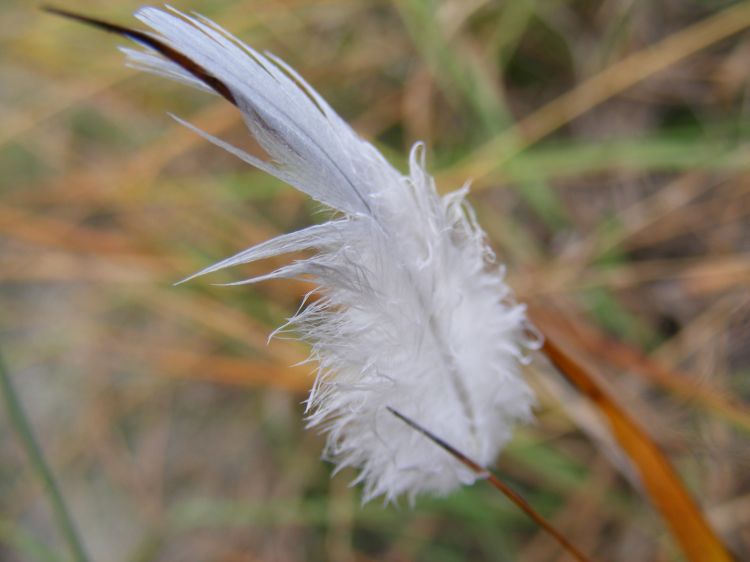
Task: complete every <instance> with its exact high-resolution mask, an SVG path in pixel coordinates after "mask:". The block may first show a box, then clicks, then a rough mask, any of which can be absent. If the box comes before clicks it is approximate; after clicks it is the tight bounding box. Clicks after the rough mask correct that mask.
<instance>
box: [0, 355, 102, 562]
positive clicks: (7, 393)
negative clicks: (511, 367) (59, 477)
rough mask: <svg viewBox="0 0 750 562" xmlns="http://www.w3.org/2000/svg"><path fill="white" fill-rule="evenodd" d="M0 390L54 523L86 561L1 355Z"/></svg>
mask: <svg viewBox="0 0 750 562" xmlns="http://www.w3.org/2000/svg"><path fill="white" fill-rule="evenodd" d="M0 390H2V395H3V400H4V402H5V406H6V408H7V410H8V418H9V419H10V422H11V425H12V426H13V428H14V429H15V430H16V432H17V433H18V437H19V438H20V440H21V445H22V446H23V448H24V449H25V450H26V454H27V455H28V457H29V462H30V463H31V466H32V468H33V470H34V472H35V473H36V475H37V477H38V478H39V480H41V482H42V484H43V485H44V490H45V492H46V494H47V498H48V499H49V502H50V504H51V505H52V511H53V512H54V515H55V519H56V520H57V524H58V526H59V527H60V531H61V532H62V535H63V537H64V538H65V541H66V542H67V543H68V546H69V547H70V550H71V552H72V554H73V559H74V560H75V561H76V562H88V560H89V558H88V556H87V555H86V551H85V550H84V548H83V544H82V543H81V539H80V538H79V536H78V533H77V531H76V528H75V525H74V523H73V518H72V517H71V516H70V511H68V508H67V506H66V504H65V500H64V499H63V496H62V493H61V492H60V488H59V487H58V486H57V483H56V482H55V478H54V475H53V474H52V470H51V469H50V467H49V465H48V464H47V461H46V460H45V458H44V454H43V453H42V449H41V447H40V446H39V442H38V441H37V439H36V437H35V436H34V431H33V429H32V427H31V423H30V422H29V418H28V416H27V415H26V412H25V411H24V408H23V404H21V400H20V398H19V396H18V393H17V392H16V389H15V387H14V386H13V381H12V379H11V377H10V374H9V373H8V370H7V369H6V367H5V362H4V361H3V357H2V355H1V354H0Z"/></svg>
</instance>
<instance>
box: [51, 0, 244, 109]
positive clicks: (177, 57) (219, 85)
mask: <svg viewBox="0 0 750 562" xmlns="http://www.w3.org/2000/svg"><path fill="white" fill-rule="evenodd" d="M42 10H44V11H45V12H49V13H50V14H55V15H57V16H62V17H64V18H68V19H71V20H74V21H77V22H79V23H84V24H86V25H91V26H93V27H96V28H98V29H101V30H104V31H108V32H110V33H116V34H117V35H121V36H123V37H127V38H128V39H131V40H132V41H135V42H136V43H140V44H141V45H144V46H146V47H149V48H150V49H153V50H154V51H156V52H157V53H159V54H160V55H162V56H163V57H165V58H167V59H169V60H170V61H172V62H173V63H175V64H176V65H178V66H180V67H181V68H183V69H184V70H186V71H187V72H189V73H190V74H192V75H193V76H195V77H196V78H197V79H198V80H200V81H201V82H203V83H204V84H206V85H207V86H208V87H209V88H211V89H212V90H214V91H215V92H216V93H217V94H219V95H221V96H222V97H224V98H225V99H226V100H227V101H229V102H230V103H231V104H233V105H235V106H236V105H237V100H236V99H235V98H234V95H232V92H231V91H230V90H229V88H228V87H227V85H226V84H224V82H222V81H221V80H219V79H218V78H216V77H215V76H213V75H212V74H210V73H209V72H208V71H207V70H206V69H205V68H203V67H202V66H201V65H199V64H197V63H196V62H195V61H193V60H191V59H190V58H188V57H186V56H185V55H183V54H182V53H180V52H179V51H176V50H175V49H173V48H172V47H170V46H169V45H165V44H164V43H162V42H161V41H159V40H158V39H156V38H154V37H152V36H151V35H150V34H148V33H146V32H144V31H138V30H137V29H130V28H128V27H124V26H121V25H117V24H114V23H109V22H106V21H103V20H99V19H96V18H91V17H88V16H84V15H81V14H76V13H74V12H69V11H67V10H61V9H60V8H54V7H52V6H43V7H42Z"/></svg>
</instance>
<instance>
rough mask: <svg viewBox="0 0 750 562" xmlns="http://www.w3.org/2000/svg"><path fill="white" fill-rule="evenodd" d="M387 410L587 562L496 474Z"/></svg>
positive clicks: (568, 550)
mask: <svg viewBox="0 0 750 562" xmlns="http://www.w3.org/2000/svg"><path fill="white" fill-rule="evenodd" d="M388 411H389V412H391V413H392V414H393V415H394V416H396V417H397V418H398V419H400V420H401V421H403V422H404V423H405V424H406V425H408V426H409V427H411V428H412V429H415V430H416V431H418V432H419V433H421V434H422V435H424V436H425V437H427V438H428V439H430V440H431V441H432V442H434V443H435V444H436V445H439V446H440V447H442V448H443V449H444V450H445V451H447V452H448V453H450V454H451V455H452V456H453V458H455V459H456V460H457V461H458V462H460V463H461V464H463V465H464V466H465V467H467V468H468V469H469V470H471V471H472V472H473V473H474V474H476V475H477V476H478V477H479V478H482V479H484V480H487V482H489V483H490V484H492V486H494V487H495V488H497V489H498V490H500V492H502V493H503V495H505V497H506V498H508V499H509V500H510V501H511V502H513V503H514V504H515V505H516V506H517V507H518V508H520V509H521V511H523V512H524V513H525V514H526V515H528V516H529V517H530V518H531V519H532V520H533V521H534V522H535V523H536V524H537V525H539V526H540V527H541V528H543V529H544V530H545V531H547V532H548V533H549V534H550V535H552V537H553V538H554V539H555V540H556V541H557V542H558V543H559V544H560V546H562V547H563V548H564V549H565V550H566V551H567V552H568V553H569V554H570V555H571V556H572V557H573V558H575V559H576V560H578V561H579V562H588V560H589V559H588V558H586V557H585V556H584V555H583V554H582V553H581V552H580V551H579V550H578V549H577V548H576V547H575V546H573V544H572V543H571V542H570V541H568V539H566V538H565V536H564V535H563V534H562V533H560V531H558V530H557V529H555V528H554V527H553V526H552V524H551V523H550V522H549V521H547V520H546V519H545V518H544V517H542V515H540V514H539V513H538V512H537V511H536V510H535V509H534V508H533V507H531V504H529V502H527V501H526V500H525V499H524V498H523V496H521V495H520V494H519V493H518V492H516V491H515V490H514V489H513V488H511V487H510V486H508V485H507V484H506V483H505V482H503V481H502V480H500V479H499V478H498V477H497V476H495V475H494V474H492V473H491V472H490V471H489V470H487V469H486V468H483V467H482V465H480V464H479V463H477V462H476V461H474V460H472V459H470V458H469V457H467V456H466V455H464V454H463V453H462V452H461V451H459V450H458V449H456V448H455V447H453V446H452V445H450V444H449V443H446V442H445V441H443V440H442V439H441V438H440V437H438V436H437V435H435V434H434V433H432V432H431V431H429V430H427V429H425V428H424V427H422V426H421V425H419V424H418V423H417V422H415V421H414V420H412V419H411V418H409V417H407V416H405V415H404V414H402V413H401V412H399V411H398V410H394V409H393V408H391V407H390V406H389V407H388Z"/></svg>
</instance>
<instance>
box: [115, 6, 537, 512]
mask: <svg viewBox="0 0 750 562" xmlns="http://www.w3.org/2000/svg"><path fill="white" fill-rule="evenodd" d="M136 16H137V17H138V19H140V20H141V21H142V22H144V23H146V24H148V25H149V26H150V27H151V28H152V29H153V30H155V31H156V32H157V34H158V35H156V36H155V37H156V38H157V39H159V40H160V41H161V42H163V43H164V44H166V45H168V46H170V47H171V48H173V49H174V50H176V51H178V52H180V53H182V54H184V55H185V56H187V57H188V58H189V59H191V60H192V61H194V62H195V63H197V64H198V65H200V66H201V67H202V68H203V69H205V70H206V71H207V72H208V73H210V74H211V75H212V76H214V77H215V78H216V79H218V80H220V81H221V82H222V83H223V84H224V85H225V86H226V87H227V88H228V90H229V91H230V92H231V94H232V97H233V98H234V101H235V102H236V103H237V105H238V107H239V108H240V110H241V111H242V114H243V116H244V119H245V122H246V123H247V126H248V127H249V129H250V131H251V132H252V133H253V135H254V136H255V137H256V138H257V140H258V141H259V143H260V144H261V146H262V147H263V148H264V149H265V151H266V152H267V153H268V155H269V156H270V161H264V160H261V159H258V158H256V157H254V156H251V155H249V154H247V153H245V152H243V151H241V150H239V149H237V148H235V147H232V146H230V145H227V144H226V143H224V142H223V141H221V140H219V139H216V138H214V137H211V136H209V135H208V134H206V133H203V132H201V134H203V135H204V136H205V137H206V138H208V139H209V140H211V141H212V142H214V143H215V144H217V145H219V146H221V147H223V148H225V149H227V150H229V151H231V152H232V153H234V154H236V155H237V156H239V157H240V158H242V159H243V160H245V161H246V162H249V163H250V164H252V165H253V166H256V167H258V168H260V169H262V170H265V171H266V172H268V173H269V174H272V175H274V176H276V177H278V178H280V179H282V180H283V181H285V182H287V183H289V184H291V185H292V186H294V187H295V188H297V189H299V190H300V191H303V192H304V193H307V194H308V195H309V196H310V197H313V198H314V199H316V200H317V201H320V202H321V203H323V204H324V205H326V206H328V207H331V208H332V209H335V210H336V211H338V212H339V216H338V218H336V219H335V220H332V221H330V222H327V223H325V224H321V225H317V226H311V227H309V228H306V229H304V230H300V231H298V232H294V233H291V234H286V235H283V236H279V237H277V238H274V239H272V240H269V241H267V242H265V243H262V244H259V245H257V246H255V247H253V248H250V249H248V250H245V251H244V252H241V253H239V254H237V255H236V256H234V257H232V258H229V259H227V260H224V261H222V262H220V263H218V264H216V265H214V266H212V267H209V268H207V269H205V270H203V271H201V272H199V273H197V274H196V276H197V275H202V274H206V273H210V272H213V271H217V270H219V269H222V268H224V267H228V266H232V265H237V264H243V263H248V262H252V261H255V260H260V259H263V258H267V257H269V256H275V255H278V254H283V253H286V252H293V251H297V250H315V251H316V253H315V254H314V256H313V257H311V258H309V259H305V260H301V261H296V262H294V263H292V264H290V265H287V266H285V267H282V268H281V269H278V270H276V271H274V272H272V273H269V274H267V275H264V276H261V277H257V278H253V279H247V280H245V281H240V282H239V283H255V282H258V281H264V280H268V279H274V278H297V277H305V278H307V279H310V278H312V279H313V280H314V281H315V283H316V284H317V285H318V286H319V289H318V290H317V291H316V292H317V293H318V294H319V298H318V299H317V300H314V301H313V302H311V303H310V304H308V305H307V306H306V307H305V308H303V309H302V310H300V311H299V312H298V313H297V314H296V315H295V316H294V317H293V318H291V319H290V324H291V325H292V326H293V327H294V328H295V330H296V331H297V333H299V334H300V335H301V337H302V338H303V339H305V340H306V341H308V342H310V344H311V346H312V354H311V357H312V358H313V359H315V360H316V361H317V362H318V364H319V367H318V373H317V380H316V381H315V385H314V387H313V390H312V391H311V393H310V397H309V399H308V400H307V412H308V416H309V417H308V420H309V425H310V426H312V427H318V428H322V429H323V430H325V431H326V432H327V435H328V440H327V445H326V455H327V457H328V458H330V460H332V461H333V462H334V463H336V464H337V465H338V468H339V469H340V468H342V467H346V466H352V467H355V468H357V469H359V471H360V472H359V476H358V478H357V480H356V481H361V482H363V483H364V499H365V500H368V499H370V498H373V497H375V496H380V495H383V496H385V499H386V500H393V499H395V498H396V497H398V496H399V495H402V494H406V495H408V496H409V497H410V498H413V497H414V496H415V495H416V494H418V493H423V492H429V493H437V494H445V493H447V492H449V491H451V490H453V489H455V488H456V487H458V486H459V485H460V484H462V483H471V482H473V481H474V479H475V478H476V476H475V475H474V474H472V473H471V472H470V471H469V470H468V469H466V468H464V467H463V466H462V465H461V464H459V463H458V462H457V461H456V460H454V459H453V458H452V457H451V456H450V455H449V454H448V453H446V452H445V451H443V450H442V449H440V448H439V447H437V446H436V445H435V444H434V443H432V442H430V441H429V440H428V439H427V438H425V437H424V436H423V435H421V434H419V433H418V432H416V431H414V430H412V429H411V428H409V427H407V426H406V425H405V424H404V423H403V422H402V421H401V420H399V419H396V418H395V417H394V416H393V415H392V414H391V413H390V412H388V411H387V409H386V407H388V406H390V407H392V408H394V409H396V410H398V411H400V412H402V413H403V414H405V415H407V416H409V417H410V418H412V419H413V420H415V421H416V422H418V423H419V424H420V425H422V426H424V427H425V428H427V429H429V430H430V431H431V432H433V433H435V434H436V435H438V436H440V437H441V438H443V439H444V440H446V441H447V442H448V443H450V444H451V445H453V446H454V447H456V448H458V449H459V450H461V451H462V452H464V453H465V454H467V455H469V456H471V457H473V458H474V459H476V460H477V461H479V462H480V463H482V464H485V465H486V464H488V463H491V462H492V461H493V460H494V459H495V457H496V456H497V455H498V453H499V452H500V449H501V448H502V447H503V446H504V445H505V443H506V442H507V441H508V440H509V438H510V436H511V432H512V428H513V425H514V423H515V422H516V421H519V420H521V421H526V420H528V419H529V418H530V416H531V412H530V410H531V405H532V403H533V395H532V392H531V391H530V389H529V387H528V386H527V385H526V383H525V382H524V381H523V379H522V378H521V376H520V373H519V362H522V361H523V360H524V353H525V351H526V348H529V347H533V346H534V341H533V338H531V339H530V338H529V337H528V328H529V327H528V324H527V322H526V319H525V314H524V307H523V306H521V305H518V304H515V303H514V301H513V298H512V295H511V292H510V290H509V288H508V287H507V286H506V285H505V283H504V282H503V278H502V274H501V273H500V272H499V271H498V268H497V267H492V266H491V262H492V259H493V255H492V253H491V251H490V249H489V248H488V247H487V245H486V243H485V236H484V233H483V232H482V230H481V229H480V228H479V226H478V225H477V224H476V222H475V218H474V214H473V211H472V209H471V208H470V206H469V205H468V203H467V202H466V201H465V200H464V197H465V195H466V193H467V188H463V189H460V190H458V191H456V192H453V193H451V194H449V195H446V196H444V197H441V196H439V195H438V193H437V191H436V189H435V185H434V182H433V179H432V178H431V177H430V176H429V175H428V174H427V172H426V171H425V164H424V149H423V146H422V145H421V144H417V145H415V146H414V148H413V149H412V152H411V157H410V162H409V166H410V171H409V175H402V174H401V173H399V172H398V171H397V170H395V169H394V168H393V167H392V166H391V165H390V164H389V163H388V162H387V161H386V160H385V159H384V158H383V156H382V155H381V154H380V153H379V152H378V151H377V150H376V149H375V148H374V147H373V146H372V145H371V144H370V143H368V142H366V141H364V140H363V139H361V138H360V137H359V136H358V135H357V134H356V133H355V132H354V131H353V130H352V129H351V128H350V127H349V126H348V125H347V124H346V123H345V122H344V121H343V120H342V119H341V118H340V117H339V116H338V115H337V114H336V113H335V112H334V111H333V110H332V109H331V108H330V107H329V105H328V104H327V103H326V102H325V101H324V100H323V99H322V98H321V97H320V96H319V95H318V94H317V93H316V92H315V91H314V90H313V89H312V88H311V87H310V86H309V85H308V84H307V83H306V82H305V81H304V80H303V79H302V78H301V77H300V76H299V75H297V74H296V73H295V72H294V71H293V70H292V69H291V68H289V67H288V66H286V65H285V64H284V63H283V62H282V61H280V60H279V59H277V58H275V57H273V56H272V55H270V54H266V55H262V54H260V53H258V52H256V51H254V50H253V49H251V48H249V47H247V46H245V45H244V44H242V43H241V42H239V40H237V39H236V38H234V37H232V36H231V35H230V34H229V33H227V32H226V31H224V30H222V29H221V28H219V27H218V26H217V25H216V24H214V23H212V22H210V21H208V20H205V19H203V18H202V17H200V16H195V17H189V16H186V15H184V14H181V13H179V12H177V11H174V10H169V11H163V10H159V9H156V8H143V9H141V10H139V11H138V12H137V14H136ZM125 51H126V53H127V55H128V57H129V59H130V62H131V64H133V65H135V66H137V67H139V68H142V69H146V70H149V71H152V72H155V73H158V74H162V75H166V76H169V77H170V78H174V79H178V80H182V81H184V82H187V83H189V84H191V85H196V86H199V87H202V88H204V89H206V86H205V85H204V84H203V83H202V82H201V81H200V80H197V79H196V78H194V77H193V76H192V75H191V74H190V72H188V71H186V70H184V69H183V68H182V67H181V66H179V65H177V64H174V63H172V62H169V61H167V60H165V59H163V58H162V57H161V56H159V55H158V54H156V53H154V52H151V51H134V50H130V49H126V50H125ZM188 126H189V125H188ZM199 132H200V131H199ZM193 277H195V276H193Z"/></svg>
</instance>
